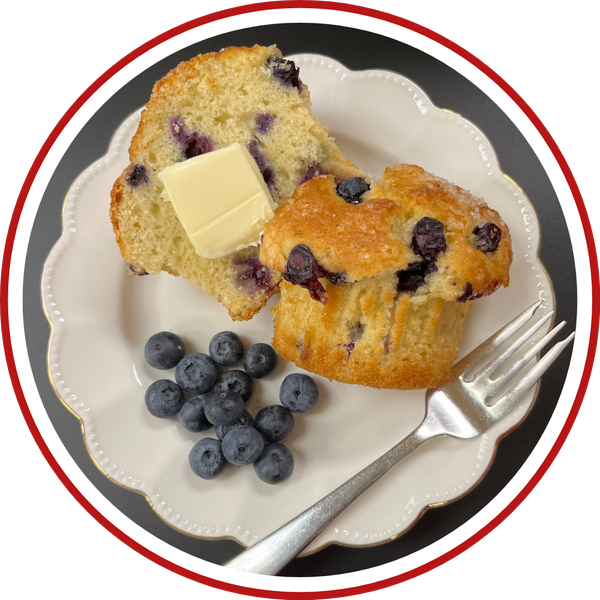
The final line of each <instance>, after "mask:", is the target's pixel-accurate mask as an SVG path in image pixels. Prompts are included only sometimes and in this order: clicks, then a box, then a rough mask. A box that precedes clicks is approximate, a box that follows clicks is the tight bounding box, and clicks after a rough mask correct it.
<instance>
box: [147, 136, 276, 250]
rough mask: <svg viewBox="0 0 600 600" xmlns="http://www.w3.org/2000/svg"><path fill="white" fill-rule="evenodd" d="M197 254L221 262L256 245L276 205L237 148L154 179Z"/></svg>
mask: <svg viewBox="0 0 600 600" xmlns="http://www.w3.org/2000/svg"><path fill="white" fill-rule="evenodd" d="M158 176H159V178H160V180H161V181H162V183H163V185H164V191H163V192H162V198H163V199H164V200H167V201H169V202H171V203H172V204H173V208H174V209H175V212H176V213H177V217H178V218H179V221H180V222H181V224H182V226H183V228H184V229H185V232H186V233H187V236H188V237H189V239H190V241H191V242H192V244H193V246H194V248H195V249H196V252H197V253H198V254H199V255H200V256H203V257H204V258H219V257H221V256H225V255H227V254H231V253H232V252H235V251H236V250H241V249H242V248H247V247H248V246H257V245H258V244H259V243H260V237H261V235H262V233H263V229H264V226H265V224H266V223H267V222H268V221H270V220H271V219H272V218H273V215H274V210H275V208H276V205H275V203H274V202H273V200H272V198H271V194H270V193H269V190H268V188H267V186H266V184H265V182H264V179H263V177H262V175H261V173H260V171H259V170H258V167H257V166H256V162H255V160H254V159H253V158H252V156H251V155H250V153H249V152H248V150H247V149H246V148H245V147H244V146H242V145H241V144H232V145H231V146H227V147H226V148H221V149H220V150H215V151H213V152H208V153H206V154H202V155H200V156H195V157H193V158H190V159H188V160H186V161H184V162H181V163H176V164H174V165H171V166H169V167H166V168H165V169H163V170H162V171H161V172H160V173H159V174H158Z"/></svg>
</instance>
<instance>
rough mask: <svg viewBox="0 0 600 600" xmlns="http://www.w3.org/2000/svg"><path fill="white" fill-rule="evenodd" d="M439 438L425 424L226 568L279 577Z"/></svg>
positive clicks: (239, 556) (231, 561) (234, 559)
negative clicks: (357, 502)
mask: <svg viewBox="0 0 600 600" xmlns="http://www.w3.org/2000/svg"><path fill="white" fill-rule="evenodd" d="M435 435H438V433H437V432H435V433H434V432H432V431H431V430H430V429H429V428H428V427H427V426H426V425H425V423H422V424H421V425H419V427H417V429H415V430H414V431H413V432H412V433H410V434H409V435H408V436H407V437H405V438H404V439H403V440H402V441H401V442H399V443H398V444H396V445H395V446H394V447H393V448H391V449H390V450H388V451H387V452H386V453H385V454H383V455H382V456H380V457H379V458H378V459H377V460H375V461H373V462H372V463H371V464H370V465H368V466H367V467H365V468H364V469H363V470H362V471H360V472H359V473H357V474H356V475H354V477H351V478H350V479H348V481H346V482H345V483H343V484H342V485H340V486H339V487H338V488H336V489H335V490H333V492H331V493H330V494H328V495H327V496H325V497H324V498H322V499H321V500H319V501H318V502H316V503H315V504H313V505H312V506H311V507H310V508H307V509H306V510H305V511H304V512H303V513H301V514H299V515H298V516H297V517H295V518H294V519H292V520H291V521H289V522H288V523H286V524H285V525H283V526H282V527H280V528H279V529H278V530H277V531H275V532H274V533H272V534H270V535H269V536H267V537H266V538H264V539H262V540H261V541H260V542H258V543H257V544H255V545H254V546H252V547H251V548H248V549H247V550H245V551H244V552H242V553H241V554H240V555H238V556H236V557H235V558H233V559H232V560H230V561H229V562H227V563H225V565H224V566H225V567H231V568H233V569H237V570H239V571H246V572H248V573H260V574H263V575H276V574H277V573H278V572H279V571H280V570H281V569H282V568H283V567H285V565H287V564H288V562H290V561H291V560H292V559H293V558H294V557H296V556H297V555H298V554H299V553H300V552H301V551H302V550H304V548H306V546H308V544H309V543H310V542H312V540H314V539H315V538H316V537H317V535H319V533H321V531H323V529H325V527H327V525H329V524H330V523H331V522H332V521H333V520H334V519H335V518H336V517H337V516H338V515H339V514H340V513H341V512H342V511H343V510H345V509H346V508H348V506H350V504H352V502H354V500H356V499H357V498H358V497H359V496H360V495H361V494H362V493H363V492H364V491H366V490H367V489H369V488H370V487H371V486H372V485H373V484H374V483H375V482H376V481H377V480H378V479H379V478H380V477H381V476H382V475H384V474H385V473H387V472H388V471H389V470H390V469H391V468H392V467H393V466H394V465H395V464H396V463H398V462H399V461H400V460H402V459H403V458H404V457H405V456H406V455H407V454H410V453H411V452H412V451H413V450H414V449H415V448H417V447H418V446H420V445H421V444H422V443H423V442H424V441H426V440H428V439H430V438H431V437H434V436H435Z"/></svg>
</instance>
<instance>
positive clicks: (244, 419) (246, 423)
mask: <svg viewBox="0 0 600 600" xmlns="http://www.w3.org/2000/svg"><path fill="white" fill-rule="evenodd" d="M235 427H254V419H253V418H252V415H251V414H250V413H249V412H248V411H247V410H245V411H244V412H243V413H242V416H241V417H240V418H239V419H238V420H237V421H236V422H235V423H233V424H232V425H217V426H216V427H215V433H216V434H217V437H218V438H219V439H220V440H222V439H223V438H224V437H225V436H226V435H227V433H228V432H229V430H230V429H233V428H235Z"/></svg>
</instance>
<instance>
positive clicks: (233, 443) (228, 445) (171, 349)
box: [144, 331, 319, 484]
mask: <svg viewBox="0 0 600 600" xmlns="http://www.w3.org/2000/svg"><path fill="white" fill-rule="evenodd" d="M208 352H209V354H203V353H201V352H197V353H194V354H188V355H187V356H186V354H185V344H184V343H183V341H182V340H181V338H179V337H178V336H177V335H175V334H174V333H171V332H169V331H162V332H160V333H156V334H155V335H153V336H152V337H151V338H150V339H149V340H148V342H147V343H146V347H145V349H144V355H145V358H146V361H147V362H148V364H149V365H150V366H152V367H154V368H156V369H161V370H166V369H172V368H175V382H173V381H171V380H169V379H160V380H158V381H155V382H154V383H152V384H151V385H150V387H149V388H148V389H147V391H146V398H145V399H146V406H147V408H148V410H149V411H150V413H151V414H152V415H154V416H155V417H159V418H168V417H172V416H174V415H176V414H179V420H180V421H181V424H182V426H183V427H185V429H187V430H188V431H192V432H194V433H197V432H201V431H207V430H208V429H211V428H212V427H213V426H214V427H215V433H216V436H217V439H215V438H208V437H207V438H203V439H201V440H200V441H199V442H197V443H196V444H195V445H194V447H193V448H192V450H191V452H190V455H189V462H190V466H191V468H192V470H193V471H194V473H195V474H196V475H198V476H199V477H202V478H203V479H214V478H215V477H218V476H219V475H220V474H221V473H222V472H223V471H224V470H225V468H226V467H227V466H228V465H229V464H233V465H238V466H242V465H249V464H253V465H254V470H255V472H256V474H257V475H258V477H259V478H260V479H261V480H262V481H264V482H266V483H271V484H276V483H281V482H282V481H285V480H286V479H288V478H289V477H290V475H291V474H292V471H293V470H294V457H293V455H292V453H291V452H290V450H289V449H288V448H287V447H286V446H284V445H283V444H281V443H279V442H281V440H283V439H284V438H285V437H287V436H288V435H289V434H290V433H291V431H292V429H293V427H294V417H293V414H292V413H303V412H306V411H308V410H310V409H311V408H313V407H314V406H315V404H316V403H317V401H318V399H319V389H318V387H317V384H316V383H315V381H314V380H313V379H312V378H311V377H309V376H308V375H304V374H302V373H293V374H291V375H288V376H287V377H286V378H285V379H284V380H283V383H282V384H281V387H280V390H279V400H280V402H281V404H274V405H271V406H266V407H264V408H262V409H261V410H259V411H258V413H257V414H256V416H255V417H254V418H253V417H252V415H251V414H250V413H249V412H248V411H247V410H245V409H244V403H245V402H247V401H248V400H249V399H250V397H251V396H252V393H253V391H254V384H253V381H252V380H253V379H261V378H263V377H266V376H267V375H269V374H270V373H271V372H272V371H273V370H274V369H275V367H276V366H277V354H276V353H275V350H273V348H272V347H271V346H270V345H269V344H263V343H258V344H253V345H252V346H250V347H249V348H248V350H246V351H245V352H244V345H243V343H242V340H241V339H240V338H239V336H238V335H237V334H235V333H234V332H232V331H222V332H220V333H217V334H216V335H215V336H214V337H213V338H212V339H211V341H210V344H209V349H208ZM239 361H242V365H243V370H237V369H232V370H229V371H225V372H224V373H223V374H221V373H220V371H219V366H223V367H231V366H233V365H235V364H236V363H238V362H239ZM186 392H187V393H188V395H190V394H193V396H192V397H190V398H188V399H187V400H186V395H185V393H186Z"/></svg>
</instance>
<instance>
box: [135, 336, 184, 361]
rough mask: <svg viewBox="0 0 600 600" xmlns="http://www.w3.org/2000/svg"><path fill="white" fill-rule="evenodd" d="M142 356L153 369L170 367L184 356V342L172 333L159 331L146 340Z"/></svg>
mask: <svg viewBox="0 0 600 600" xmlns="http://www.w3.org/2000/svg"><path fill="white" fill-rule="evenodd" d="M144 356H145V357H146V361H147V362H148V364H149V365H150V366H151V367H154V368H155V369H163V370H164V369H172V368H173V367H176V366H177V364H178V363H179V361H180V360H181V359H182V358H183V357H184V356H185V344H184V343H183V342H182V341H181V339H180V338H179V336H176V335H175V334H174V333H171V332H170V331H161V332H160V333H155V334H154V335H153V336H152V337H151V338H150V339H149V340H148V341H147V342H146V347H145V348H144Z"/></svg>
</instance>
